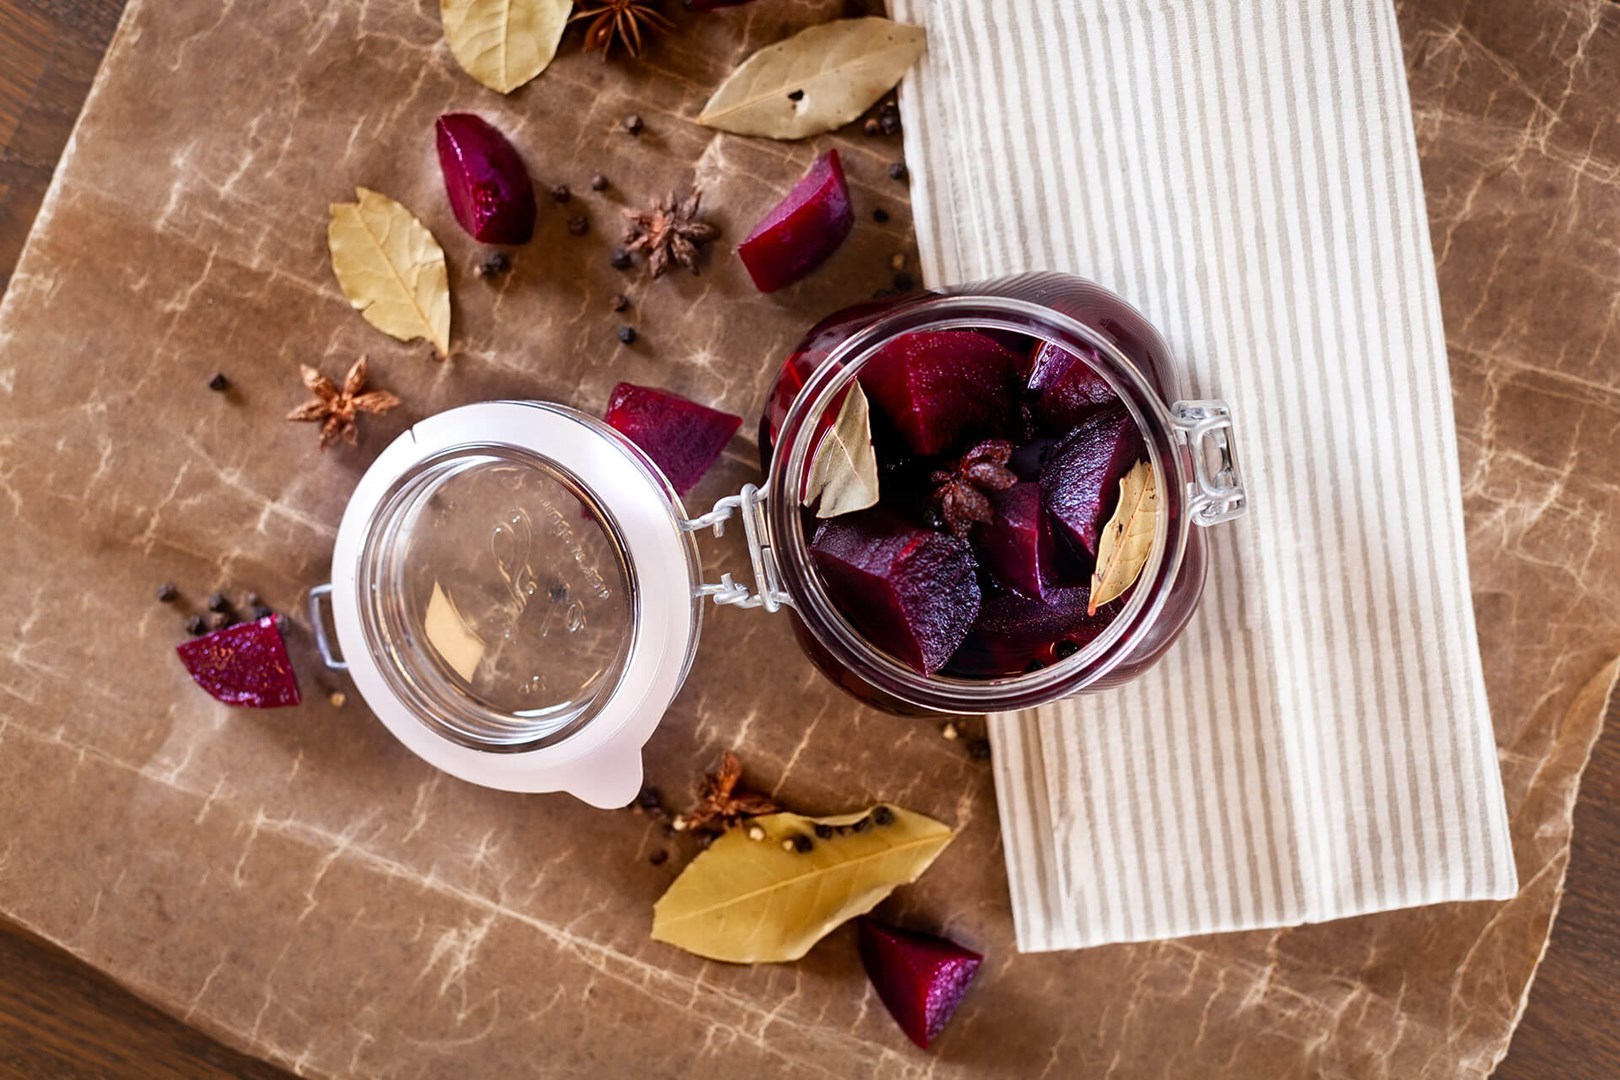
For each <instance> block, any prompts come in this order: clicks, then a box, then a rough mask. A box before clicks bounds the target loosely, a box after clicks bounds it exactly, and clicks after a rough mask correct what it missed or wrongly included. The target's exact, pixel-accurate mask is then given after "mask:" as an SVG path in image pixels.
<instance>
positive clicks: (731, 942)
mask: <svg viewBox="0 0 1620 1080" xmlns="http://www.w3.org/2000/svg"><path fill="white" fill-rule="evenodd" d="M877 809H879V808H876V807H874V808H873V810H869V811H866V812H864V813H859V814H845V815H842V816H839V817H827V818H808V817H801V816H800V815H798V814H769V815H767V816H765V817H757V818H752V819H750V820H749V821H747V822H745V823H744V824H743V825H742V826H739V827H737V828H734V829H731V830H729V831H728V832H726V833H725V834H724V835H723V836H721V837H720V838H719V839H718V840H716V841H715V842H714V843H713V844H712V845H710V847H709V849H708V850H707V851H705V852H703V853H702V854H700V855H698V857H697V858H695V859H693V860H692V864H691V865H690V866H688V867H687V868H686V869H685V870H684V871H682V872H681V876H680V877H678V878H676V879H675V881H674V882H673V883H672V884H671V885H670V887H669V889H668V890H667V891H666V892H665V893H664V895H663V896H662V897H661V898H660V899H659V901H658V903H657V904H655V905H654V906H653V928H652V936H653V940H654V941H663V942H667V943H668V944H670V945H674V946H677V947H678V948H682V949H685V950H686V951H687V952H690V953H696V954H697V955H698V956H704V957H707V958H709V959H710V960H724V961H727V962H729V963H734V964H759V963H775V962H779V961H784V960H797V959H798V958H799V957H801V956H803V955H804V954H805V953H807V952H809V951H810V946H812V945H814V944H815V943H816V942H818V941H820V940H821V939H822V938H823V937H825V936H826V935H827V934H828V933H830V932H831V931H832V930H834V929H835V928H837V927H838V926H840V925H841V924H843V923H845V922H847V921H848V920H850V919H853V918H854V917H855V916H857V915H864V914H866V913H867V912H868V911H871V910H872V909H873V908H874V907H876V906H877V905H878V903H879V902H880V901H881V900H882V899H883V898H884V897H885V896H888V895H889V893H891V892H893V891H894V890H895V888H897V887H898V886H900V885H905V884H907V883H909V882H912V881H915V880H916V879H917V878H918V877H919V876H921V874H922V872H923V871H924V870H926V869H928V867H929V865H930V864H931V863H932V862H933V861H934V859H935V857H936V856H938V855H939V853H940V852H941V851H943V850H944V849H945V845H947V844H949V843H950V842H951V840H952V839H953V838H954V837H955V835H956V834H955V832H953V831H952V830H951V829H950V828H949V827H948V826H946V825H943V824H941V823H940V822H938V821H935V820H934V819H932V818H929V817H924V816H923V815H922V814H917V813H913V812H912V811H910V810H902V809H900V808H899V807H887V808H885V809H887V812H888V813H889V814H890V815H892V817H893V820H891V821H890V822H889V823H888V824H885V825H880V824H878V823H877V821H876V820H875V818H874V813H875V812H876V811H877ZM859 821H865V822H866V824H865V825H864V826H862V827H861V828H860V829H855V828H852V827H851V826H854V825H855V824H856V822H859ZM817 825H822V826H826V827H827V828H828V829H831V830H832V831H833V835H832V836H830V837H828V838H826V839H823V838H821V837H819V836H817V835H816V826H817ZM756 827H757V828H759V829H762V830H764V833H765V837H764V839H762V840H752V839H749V835H748V833H749V830H750V828H756ZM797 838H804V839H802V840H799V843H801V844H803V843H805V842H806V841H808V843H809V845H810V846H809V848H808V850H804V851H800V850H796V849H794V847H793V844H794V841H795V839H797ZM784 843H786V844H787V847H786V848H784V846H783V845H784Z"/></svg>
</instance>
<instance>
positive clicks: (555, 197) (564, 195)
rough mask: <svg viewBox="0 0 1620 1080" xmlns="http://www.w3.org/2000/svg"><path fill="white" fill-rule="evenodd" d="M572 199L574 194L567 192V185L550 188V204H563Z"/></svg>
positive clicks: (555, 185) (556, 185) (554, 185)
mask: <svg viewBox="0 0 1620 1080" xmlns="http://www.w3.org/2000/svg"><path fill="white" fill-rule="evenodd" d="M573 197H574V193H573V192H572V191H569V190H568V185H567V184H553V185H552V186H551V201H552V202H560V203H564V202H567V201H568V200H569V199H572V198H573Z"/></svg>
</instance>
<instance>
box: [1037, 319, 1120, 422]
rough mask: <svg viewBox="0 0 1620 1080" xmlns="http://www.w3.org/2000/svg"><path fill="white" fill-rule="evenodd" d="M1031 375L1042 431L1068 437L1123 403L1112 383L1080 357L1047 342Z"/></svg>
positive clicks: (1043, 345) (1038, 419)
mask: <svg viewBox="0 0 1620 1080" xmlns="http://www.w3.org/2000/svg"><path fill="white" fill-rule="evenodd" d="M1034 359H1035V362H1034V367H1033V368H1032V369H1031V371H1030V375H1029V392H1030V412H1031V413H1033V414H1034V417H1035V422H1036V423H1037V424H1039V425H1040V426H1041V427H1042V428H1044V429H1046V430H1047V431H1050V432H1052V433H1054V434H1057V435H1064V434H1067V433H1068V431H1069V430H1070V429H1071V428H1073V427H1074V426H1075V425H1076V424H1078V423H1080V422H1081V421H1082V420H1084V419H1085V418H1086V417H1088V416H1090V415H1091V414H1092V413H1095V412H1098V411H1100V410H1101V409H1103V408H1105V407H1107V406H1109V405H1117V404H1119V395H1118V394H1115V393H1114V389H1113V387H1111V386H1109V385H1108V380H1107V379H1104V378H1103V377H1102V376H1101V375H1099V374H1098V373H1097V370H1096V369H1095V368H1093V367H1092V366H1091V364H1089V363H1087V361H1086V360H1085V359H1083V358H1081V357H1080V356H1077V355H1075V354H1074V353H1072V352H1069V351H1068V350H1067V349H1064V348H1060V347H1059V346H1057V345H1054V344H1052V343H1051V342H1050V341H1043V342H1041V343H1040V344H1039V345H1038V346H1036V348H1035V358H1034Z"/></svg>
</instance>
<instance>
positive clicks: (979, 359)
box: [860, 330, 1024, 455]
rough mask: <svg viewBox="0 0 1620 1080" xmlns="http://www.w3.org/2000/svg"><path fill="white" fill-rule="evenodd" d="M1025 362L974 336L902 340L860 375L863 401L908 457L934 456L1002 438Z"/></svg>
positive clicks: (925, 335)
mask: <svg viewBox="0 0 1620 1080" xmlns="http://www.w3.org/2000/svg"><path fill="white" fill-rule="evenodd" d="M1023 366H1024V358H1023V357H1022V356H1020V355H1019V354H1018V353H1016V352H1013V351H1012V350H1011V349H1009V348H1007V347H1006V346H1005V345H1002V344H1001V343H1000V342H998V341H996V340H995V339H994V338H990V337H987V336H986V335H984V334H979V333H975V332H974V331H972V330H937V331H925V332H922V333H916V334H907V335H906V336H905V337H902V338H897V339H896V340H894V341H891V342H890V343H889V344H887V345H885V346H884V347H883V348H882V349H881V350H879V352H878V354H877V355H876V356H874V357H873V358H872V359H871V360H870V361H868V362H867V364H866V366H865V367H864V368H862V369H861V375H860V380H861V385H862V386H863V387H865V389H866V393H867V396H868V397H870V398H871V399H872V401H873V402H874V403H875V404H876V405H877V407H878V408H879V409H881V410H882V411H883V412H884V413H885V414H886V415H887V416H888V418H889V419H890V420H891V421H892V422H893V423H894V426H895V429H896V430H897V431H899V432H900V434H901V436H902V437H904V439H905V441H906V444H907V446H908V447H909V448H910V450H911V452H912V453H914V454H923V455H929V454H938V453H941V452H943V451H944V450H945V449H946V448H947V447H949V446H950V445H951V444H952V443H954V442H956V441H957V440H958V439H959V438H961V437H962V436H964V435H969V434H982V435H1003V434H1006V433H1007V429H1008V428H1009V426H1010V425H1011V423H1012V421H1013V418H1014V416H1015V414H1016V394H1015V393H1014V385H1015V384H1016V383H1017V382H1018V381H1019V379H1020V378H1021V377H1022V374H1023V370H1022V369H1023Z"/></svg>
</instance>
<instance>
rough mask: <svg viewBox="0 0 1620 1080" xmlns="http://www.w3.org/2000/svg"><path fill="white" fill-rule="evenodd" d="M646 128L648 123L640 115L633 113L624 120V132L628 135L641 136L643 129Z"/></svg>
mask: <svg viewBox="0 0 1620 1080" xmlns="http://www.w3.org/2000/svg"><path fill="white" fill-rule="evenodd" d="M646 126H647V125H646V123H645V122H644V121H643V120H642V119H641V114H640V113H631V114H630V115H629V116H627V117H625V118H624V130H625V133H626V134H629V135H640V134H641V130H642V128H644V127H646Z"/></svg>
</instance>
